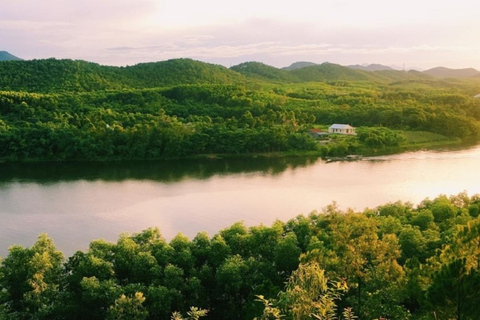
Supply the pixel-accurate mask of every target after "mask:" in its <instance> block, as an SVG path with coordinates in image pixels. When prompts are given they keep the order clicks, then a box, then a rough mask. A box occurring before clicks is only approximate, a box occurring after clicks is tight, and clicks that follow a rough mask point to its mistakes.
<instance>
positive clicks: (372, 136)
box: [357, 127, 403, 148]
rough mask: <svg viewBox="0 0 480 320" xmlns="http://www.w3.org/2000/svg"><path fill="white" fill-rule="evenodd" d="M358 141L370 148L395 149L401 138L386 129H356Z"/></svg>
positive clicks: (401, 140)
mask: <svg viewBox="0 0 480 320" xmlns="http://www.w3.org/2000/svg"><path fill="white" fill-rule="evenodd" d="M357 134H358V139H359V140H360V141H361V142H362V143H364V144H365V145H366V146H367V147H370V148H385V147H397V146H399V145H400V144H401V143H402V142H403V137H402V136H401V135H399V134H398V133H396V132H395V131H392V130H390V129H388V128H381V127H380V128H358V130H357Z"/></svg>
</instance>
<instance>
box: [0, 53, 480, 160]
mask: <svg viewBox="0 0 480 320" xmlns="http://www.w3.org/2000/svg"><path fill="white" fill-rule="evenodd" d="M479 92H480V79H479V78H471V79H438V78H435V77H432V76H429V75H426V74H424V73H420V72H415V71H410V72H403V71H396V70H380V71H364V70H355V69H352V68H347V67H342V66H339V65H335V64H330V63H324V64H321V65H308V64H307V65H306V66H305V67H300V68H293V69H292V70H284V69H277V68H274V67H271V66H267V65H264V64H261V63H257V62H255V63H253V62H246V63H243V64H240V65H238V66H234V67H232V68H230V69H228V68H225V67H222V66H218V65H212V64H207V63H203V62H199V61H194V60H190V59H176V60H168V61H163V62H155V63H143V64H138V65H134V66H128V67H109V66H101V65H98V64H94V63H89V62H85V61H72V60H55V59H47V60H32V61H1V62H0V145H2V148H1V149H0V159H1V160H3V161H26V160H55V161H59V160H103V159H172V158H182V157H194V156H202V155H211V154H229V155H231V154H233V155H238V154H253V153H272V152H281V153H285V152H297V153H298V152H302V153H306V152H308V153H312V154H317V155H320V156H332V155H346V154H352V153H378V152H385V151H386V150H389V151H388V152H392V151H395V150H401V149H402V148H403V149H404V148H411V147H415V145H414V144H415V143H418V141H419V140H421V139H419V137H422V136H429V137H430V136H432V135H434V137H435V139H437V140H439V141H447V142H449V141H450V142H452V141H453V142H455V143H460V142H476V141H478V139H479V138H480V130H479V128H480V122H479V120H480V99H478V98H474V96H475V95H476V94H478V93H479ZM333 123H346V124H351V125H353V126H355V127H359V130H358V133H359V134H358V135H357V136H356V137H332V138H331V139H329V141H323V142H319V141H317V140H316V139H315V138H314V137H312V136H311V135H310V134H309V130H310V129H312V128H323V130H325V128H326V127H328V126H329V125H331V124H333ZM427 140H428V139H427ZM427 142H428V141H427ZM412 144H413V145H412Z"/></svg>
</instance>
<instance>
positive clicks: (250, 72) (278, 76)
mask: <svg viewBox="0 0 480 320" xmlns="http://www.w3.org/2000/svg"><path fill="white" fill-rule="evenodd" d="M230 69H231V70H234V71H236V72H238V73H241V74H243V75H244V76H246V77H248V78H255V79H259V80H267V81H274V82H275V81H281V82H298V81H299V79H298V78H296V77H295V76H294V75H292V74H291V73H290V72H288V71H286V70H284V69H277V68H275V67H272V66H269V65H266V64H263V63H261V62H244V63H241V64H239V65H236V66H233V67H231V68H230Z"/></svg>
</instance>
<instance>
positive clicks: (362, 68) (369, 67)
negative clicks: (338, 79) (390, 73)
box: [347, 64, 395, 71]
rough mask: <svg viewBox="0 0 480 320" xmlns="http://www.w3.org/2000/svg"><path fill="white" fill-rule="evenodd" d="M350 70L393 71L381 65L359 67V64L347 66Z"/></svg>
mask: <svg viewBox="0 0 480 320" xmlns="http://www.w3.org/2000/svg"><path fill="white" fill-rule="evenodd" d="M347 67H349V68H352V69H356V70H363V71H384V70H395V69H393V68H391V67H388V66H384V65H382V64H369V65H360V64H355V65H350V66H347Z"/></svg>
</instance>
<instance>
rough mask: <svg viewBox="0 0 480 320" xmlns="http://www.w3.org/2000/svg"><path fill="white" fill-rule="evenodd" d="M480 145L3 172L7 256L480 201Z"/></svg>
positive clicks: (0, 238) (1, 244) (2, 245)
mask: <svg viewBox="0 0 480 320" xmlns="http://www.w3.org/2000/svg"><path fill="white" fill-rule="evenodd" d="M479 165H480V146H476V147H473V148H469V149H464V150H455V151H451V150H450V151H418V152H410V153H403V154H398V155H390V156H383V157H374V158H367V159H363V160H361V161H355V162H331V163H326V162H324V161H322V160H321V159H311V158H277V159H265V158H253V159H228V160H188V161H186V160H185V161H172V162H158V161H149V162H114V163H88V162H87V163H85V162H82V163H33V164H0V218H1V224H0V256H5V255H6V254H7V252H8V247H9V246H10V245H12V244H20V245H23V246H31V245H32V244H33V243H34V242H35V239H36V237H37V236H38V235H39V234H40V233H43V232H46V233H48V234H49V235H50V236H51V237H52V238H53V239H54V240H55V244H56V246H57V248H59V249H60V250H62V251H63V252H64V253H65V254H66V255H67V256H70V255H71V254H73V253H74V252H75V251H76V250H85V249H86V248H87V247H88V244H89V242H90V241H91V240H94V239H99V238H104V239H106V240H108V241H116V240H117V238H118V236H119V235H120V234H121V233H122V232H130V233H133V232H139V231H141V230H143V229H146V228H148V227H153V226H156V227H159V228H160V230H161V232H162V234H163V236H164V237H165V238H166V239H167V240H169V239H171V238H172V237H174V236H175V235H176V234H177V233H178V232H182V233H184V234H185V235H187V236H189V237H190V238H192V237H194V236H195V235H196V234H197V233H198V232H200V231H207V232H208V233H209V234H210V236H213V235H214V234H215V233H216V232H218V231H219V230H221V229H223V228H227V227H229V226H230V225H231V224H233V223H234V222H237V221H244V222H245V224H246V225H247V226H253V225H258V224H260V223H263V224H266V225H270V224H271V223H272V222H274V221H275V220H276V219H280V220H283V221H287V220H288V219H291V218H294V217H295V216H297V215H298V214H309V213H310V212H311V211H313V210H317V211H321V210H322V208H324V207H326V206H327V205H329V204H332V202H334V201H335V202H337V203H338V205H339V207H340V208H341V209H342V210H346V209H347V208H352V209H354V210H358V211H361V210H363V209H365V208H367V207H369V208H374V207H376V206H378V205H382V204H385V203H388V202H395V201H397V200H401V201H404V202H406V201H409V202H412V203H414V204H418V203H419V202H421V201H422V200H423V199H425V198H427V197H429V198H434V197H436V196H438V195H440V194H446V195H454V194H458V193H460V192H463V191H466V192H467V193H468V195H470V196H471V195H473V194H476V193H480V170H478V169H479Z"/></svg>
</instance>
